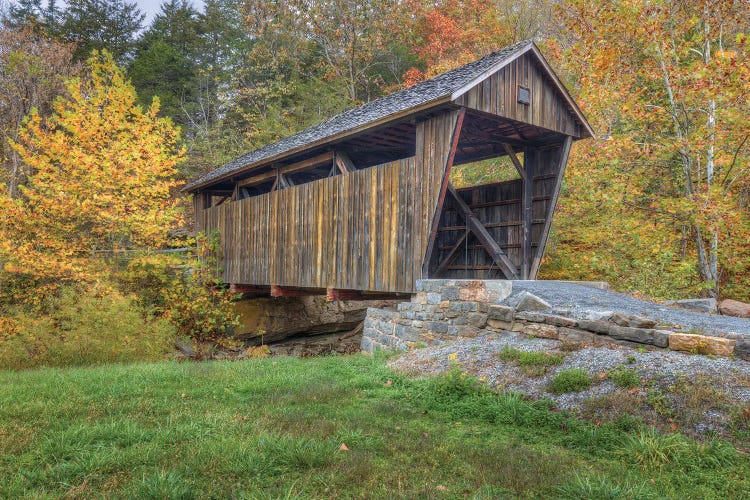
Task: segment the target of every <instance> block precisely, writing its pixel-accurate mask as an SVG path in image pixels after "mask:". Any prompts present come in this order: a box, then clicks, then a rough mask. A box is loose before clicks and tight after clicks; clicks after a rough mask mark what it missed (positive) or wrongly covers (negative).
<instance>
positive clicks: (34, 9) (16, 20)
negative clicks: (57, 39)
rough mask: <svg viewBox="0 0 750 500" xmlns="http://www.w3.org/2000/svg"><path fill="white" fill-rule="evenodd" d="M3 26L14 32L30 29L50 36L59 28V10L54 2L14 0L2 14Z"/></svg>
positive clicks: (53, 0) (52, 0)
mask: <svg viewBox="0 0 750 500" xmlns="http://www.w3.org/2000/svg"><path fill="white" fill-rule="evenodd" d="M3 24H4V25H5V26H6V27H8V28H12V29H15V30H23V29H26V28H32V29H33V30H34V31H35V32H37V33H41V34H45V35H47V36H50V35H53V34H54V33H56V32H57V29H58V28H59V25H60V10H59V9H58V8H57V2H56V1H55V0H46V2H44V1H43V0H16V1H15V2H13V3H11V4H10V5H9V6H8V9H7V12H6V13H4V15H3Z"/></svg>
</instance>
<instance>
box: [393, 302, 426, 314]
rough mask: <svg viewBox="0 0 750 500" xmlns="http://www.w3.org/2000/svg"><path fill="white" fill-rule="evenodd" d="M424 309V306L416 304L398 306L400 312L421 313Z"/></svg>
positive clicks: (408, 303) (409, 303)
mask: <svg viewBox="0 0 750 500" xmlns="http://www.w3.org/2000/svg"><path fill="white" fill-rule="evenodd" d="M423 308H424V306H423V305H422V304H417V303H416V302H400V303H399V304H398V306H397V309H398V310H399V312H401V311H421V310H422V309H423Z"/></svg>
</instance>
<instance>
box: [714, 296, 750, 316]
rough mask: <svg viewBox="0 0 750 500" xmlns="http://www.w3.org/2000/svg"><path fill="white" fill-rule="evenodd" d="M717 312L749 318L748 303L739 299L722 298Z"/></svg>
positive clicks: (749, 305) (749, 309)
mask: <svg viewBox="0 0 750 500" xmlns="http://www.w3.org/2000/svg"><path fill="white" fill-rule="evenodd" d="M719 312H721V314H724V315H726V316H736V317H738V318H750V304H747V303H745V302H740V301H739V300H732V299H724V300H722V301H721V302H720V303H719Z"/></svg>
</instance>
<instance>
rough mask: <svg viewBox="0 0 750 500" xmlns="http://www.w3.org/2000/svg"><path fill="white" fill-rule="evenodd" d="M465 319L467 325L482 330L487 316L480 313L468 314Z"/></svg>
mask: <svg viewBox="0 0 750 500" xmlns="http://www.w3.org/2000/svg"><path fill="white" fill-rule="evenodd" d="M466 319H468V320H469V325H470V326H473V327H475V328H484V327H485V325H486V324H487V315H486V314H483V313H480V312H474V313H469V314H467V315H466Z"/></svg>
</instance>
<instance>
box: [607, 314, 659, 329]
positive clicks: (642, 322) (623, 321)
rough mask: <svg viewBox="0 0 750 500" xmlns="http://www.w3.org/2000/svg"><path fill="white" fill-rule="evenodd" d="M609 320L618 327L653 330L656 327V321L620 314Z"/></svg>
mask: <svg viewBox="0 0 750 500" xmlns="http://www.w3.org/2000/svg"><path fill="white" fill-rule="evenodd" d="M609 320H610V321H611V322H612V323H614V324H616V325H620V326H629V327H631V328H653V327H655V326H656V321H653V320H650V319H648V318H644V317H643V316H630V315H627V314H620V313H615V314H613V315H612V317H610V319H609Z"/></svg>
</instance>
